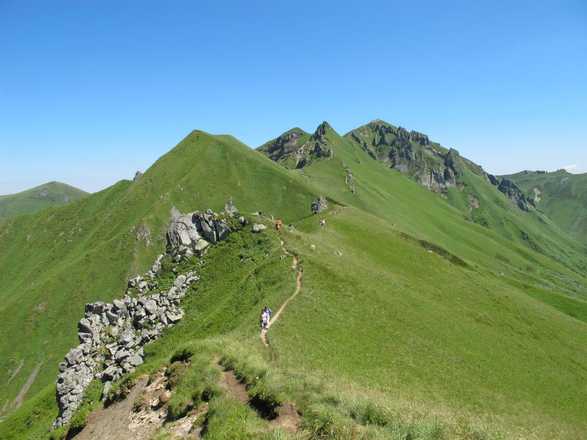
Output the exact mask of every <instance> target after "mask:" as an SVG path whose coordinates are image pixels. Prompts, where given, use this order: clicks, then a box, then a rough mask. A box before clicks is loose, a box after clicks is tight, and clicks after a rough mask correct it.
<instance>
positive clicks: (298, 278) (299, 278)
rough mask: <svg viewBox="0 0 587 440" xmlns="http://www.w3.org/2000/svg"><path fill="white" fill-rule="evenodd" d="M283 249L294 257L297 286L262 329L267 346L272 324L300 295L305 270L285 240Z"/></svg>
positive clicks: (292, 266)
mask: <svg viewBox="0 0 587 440" xmlns="http://www.w3.org/2000/svg"><path fill="white" fill-rule="evenodd" d="M281 249H283V252H284V253H285V255H287V256H291V257H292V264H291V268H292V269H293V270H295V271H296V287H295V289H294V292H293V294H292V295H291V296H290V297H289V298H287V299H286V300H285V301H284V302H283V304H282V305H281V307H279V309H278V310H277V312H275V315H273V317H272V318H271V320H270V321H269V324H268V325H267V328H266V329H262V330H261V341H262V342H263V345H264V346H265V347H269V341H268V339H267V333H268V332H269V329H270V328H271V326H272V325H273V324H275V323H276V322H277V320H278V319H279V317H280V316H281V314H282V313H283V311H284V310H285V308H286V307H287V306H288V305H289V303H290V302H291V301H292V300H293V299H294V298H295V297H296V296H298V294H299V293H300V291H301V290H302V278H303V276H304V271H303V269H302V267H301V266H300V265H299V258H298V256H297V255H293V254H291V253H290V252H289V251H288V250H287V249H286V248H285V243H284V242H283V240H282V241H281Z"/></svg>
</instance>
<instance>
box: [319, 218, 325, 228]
mask: <svg viewBox="0 0 587 440" xmlns="http://www.w3.org/2000/svg"><path fill="white" fill-rule="evenodd" d="M320 226H322V227H324V226H326V219H324V218H323V219H320Z"/></svg>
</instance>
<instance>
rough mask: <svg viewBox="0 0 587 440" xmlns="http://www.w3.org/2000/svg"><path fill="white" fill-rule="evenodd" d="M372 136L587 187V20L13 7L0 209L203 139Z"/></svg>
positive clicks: (530, 8) (224, 5)
mask: <svg viewBox="0 0 587 440" xmlns="http://www.w3.org/2000/svg"><path fill="white" fill-rule="evenodd" d="M376 118H381V119H384V120H387V121H389V122H391V123H394V124H397V125H402V126H404V127H406V128H409V129H415V130H418V131H422V132H424V133H427V134H428V135H429V136H430V137H431V139H433V140H436V141H438V142H440V143H442V144H443V145H445V146H448V147H454V148H457V149H458V150H459V151H460V152H461V153H462V154H463V155H465V156H467V157H469V158H470V159H472V160H474V161H475V162H477V163H479V164H481V165H483V166H484V167H485V168H486V169H487V170H488V171H490V172H493V173H507V172H514V171H518V170H521V169H557V168H561V167H565V166H573V165H574V166H575V168H574V170H575V171H584V172H587V137H586V131H587V2H585V1H584V0H576V1H565V0H560V1H538V0H534V1H503V2H501V1H474V2H472V1H450V2H449V1H434V2H433V1H410V2H406V1H401V2H400V1H385V2H372V1H368V0H363V1H360V2H341V1H336V2H334V1H333V2H330V1H329V2H326V1H317V0H315V1H312V2H304V1H296V2H286V1H278V0H270V1H254V0H249V1H239V2H236V1H235V2H231V1H225V2H218V1H215V2H207V1H200V2H195V1H189V2H188V1H186V2H180V1H171V2H161V1H157V2H155V1H152V2H151V1H140V2H139V1H136V2H133V1H107V0H100V1H83V2H80V1H73V0H71V1H67V2H64V1H58V0H53V1H50V2H48V1H26V2H25V1H20V0H0V194H4V193H10V192H16V191H19V190H22V189H25V188H27V187H31V186H34V185H37V184H40V183H43V182H46V181H49V180H59V181H64V182H67V183H70V184H73V185H76V186H79V187H81V188H83V189H85V190H89V191H96V190H99V189H102V188H104V187H106V186H108V185H110V184H112V183H114V182H115V181H117V180H119V179H122V178H132V176H133V174H134V171H135V170H137V169H141V170H144V169H146V168H147V167H148V166H149V165H150V164H151V163H153V162H154V161H155V160H156V159H157V158H158V157H159V156H161V155H162V154H164V153H165V152H166V151H167V150H169V149H170V148H172V147H173V146H174V145H175V144H176V143H177V142H178V141H179V140H180V139H181V138H182V137H183V136H185V135H186V134H187V133H188V132H189V131H190V130H192V129H195V128H199V129H203V130H206V131H209V132H212V133H230V134H233V135H234V136H236V137H238V138H239V139H241V140H242V141H244V142H245V143H247V144H248V145H251V146H257V145H259V144H261V143H262V142H264V141H265V140H267V139H269V138H271V137H274V136H276V135H278V134H280V133H281V132H283V131H285V130H287V129H289V128H291V127H293V126H300V127H302V128H304V129H306V130H308V131H312V130H313V129H314V128H315V126H317V125H318V124H319V123H320V122H322V121H323V120H327V121H329V122H330V123H331V125H332V126H333V127H334V128H335V129H337V130H338V131H339V132H340V133H341V134H342V133H345V132H346V131H348V130H350V129H352V128H354V127H356V126H358V125H361V124H363V123H366V122H368V121H369V120H372V119H376Z"/></svg>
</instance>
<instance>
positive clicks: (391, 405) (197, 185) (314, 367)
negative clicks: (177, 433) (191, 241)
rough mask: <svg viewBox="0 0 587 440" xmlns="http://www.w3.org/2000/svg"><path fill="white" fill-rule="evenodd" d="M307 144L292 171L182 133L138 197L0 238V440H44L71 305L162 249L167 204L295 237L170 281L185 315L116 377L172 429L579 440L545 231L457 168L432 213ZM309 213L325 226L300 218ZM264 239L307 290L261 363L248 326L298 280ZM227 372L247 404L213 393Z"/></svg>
mask: <svg viewBox="0 0 587 440" xmlns="http://www.w3.org/2000/svg"><path fill="white" fill-rule="evenodd" d="M320 141H321V142H323V145H325V146H327V147H328V149H329V150H330V151H332V153H333V154H332V157H328V158H326V157H322V158H319V160H313V161H312V162H311V164H310V165H309V166H305V167H303V168H301V169H298V170H290V169H287V168H285V167H282V166H280V165H279V164H276V163H274V162H272V161H271V160H270V159H268V158H266V157H265V156H264V155H263V154H261V153H259V152H256V151H253V150H250V149H248V147H246V146H244V145H243V144H241V143H240V142H238V141H236V140H235V139H233V138H231V137H228V136H211V135H208V134H206V133H203V132H199V131H196V132H193V133H192V134H190V135H189V136H188V137H187V138H186V139H184V140H183V141H182V142H181V143H180V144H179V145H178V146H177V147H176V148H175V149H174V150H172V151H171V152H169V153H168V154H166V155H165V156H163V157H162V158H161V159H160V160H159V161H157V162H156V163H155V164H154V165H153V167H151V169H149V170H148V171H147V172H146V173H145V175H144V176H143V177H142V178H141V179H140V180H138V181H136V182H133V183H131V182H126V181H125V182H119V183H118V184H116V185H114V186H113V187H111V188H109V189H107V190H105V191H102V192H101V193H98V194H95V195H92V196H90V197H87V198H85V199H83V200H81V201H79V202H76V203H73V204H70V205H68V206H65V207H62V208H58V209H51V210H47V211H43V212H41V213H38V214H36V215H34V216H28V217H22V218H20V219H19V222H14V221H8V222H6V223H5V224H3V225H2V226H0V249H2V252H1V253H0V298H1V299H2V302H0V304H1V305H0V332H1V335H2V337H1V338H0V355H1V356H0V376H2V377H7V378H9V377H11V376H12V374H13V373H14V372H15V371H17V374H16V375H15V376H14V378H13V379H12V380H10V381H4V382H0V396H6V397H3V398H4V399H5V400H4V401H2V400H0V408H2V406H3V405H4V404H5V403H6V402H7V410H6V413H7V414H8V415H7V417H6V418H5V420H4V422H2V423H0V438H3V439H4V438H6V439H24V438H26V439H41V438H46V436H47V435H48V434H47V433H48V430H49V427H50V423H51V421H52V419H53V417H55V415H56V405H55V402H54V394H53V393H54V387H53V385H52V382H53V381H54V380H55V377H56V375H57V364H58V362H59V360H60V359H61V357H62V356H63V355H64V354H65V353H66V352H67V350H68V349H69V348H70V346H72V345H74V344H75V343H76V328H75V323H76V322H77V320H79V318H80V317H81V316H82V313H83V305H84V303H86V302H89V301H95V300H98V299H100V300H110V299H111V298H114V297H119V296H121V295H122V293H123V290H124V286H125V282H126V279H127V278H128V277H129V276H131V275H133V274H135V273H138V272H142V271H144V270H145V269H146V268H147V267H148V265H149V264H150V263H151V261H152V259H153V258H154V256H155V255H156V254H158V253H159V252H161V251H162V249H163V248H164V231H165V227H166V225H167V222H168V220H169V212H170V209H171V207H172V206H176V207H177V208H178V209H180V210H181V211H183V212H187V211H192V210H196V209H205V208H208V207H210V208H212V209H215V210H220V209H222V207H223V205H224V202H225V201H226V200H227V199H228V198H229V197H232V198H233V200H234V202H235V203H236V205H237V206H238V207H239V208H240V210H241V211H242V212H243V213H245V214H246V215H247V216H248V217H249V219H250V220H252V221H255V222H265V223H266V224H267V225H268V226H271V216H274V217H279V218H283V219H284V222H285V223H286V225H287V224H292V225H293V227H292V228H289V227H286V228H284V230H283V231H282V232H281V233H279V234H278V233H277V232H276V231H275V230H273V228H271V227H269V228H268V229H267V230H266V231H265V232H264V233H262V234H251V233H250V232H249V229H248V228H245V229H244V230H242V231H240V232H236V233H233V234H231V235H230V237H229V239H228V240H226V241H225V242H222V243H220V244H218V245H217V246H214V247H212V248H211V249H210V250H209V252H208V254H207V255H206V257H205V258H204V260H203V264H202V265H200V264H199V263H196V262H195V261H191V262H186V263H184V264H185V265H186V266H185V267H184V269H187V268H192V267H193V268H195V269H196V271H197V272H198V274H199V275H200V277H201V281H200V282H199V283H196V284H195V285H193V286H192V287H191V288H190V292H189V293H188V295H187V296H186V298H185V300H184V302H183V304H182V307H183V308H184V310H185V312H186V316H185V318H184V319H183V320H182V321H181V322H180V323H179V324H178V325H176V326H175V327H173V328H171V329H169V330H168V331H166V333H165V336H164V337H163V338H161V339H160V340H158V341H156V342H154V343H153V344H151V345H148V346H147V347H145V352H146V362H145V364H143V365H142V366H141V367H140V368H139V369H138V370H137V372H136V373H134V374H133V377H138V376H139V375H142V374H148V375H150V374H153V373H154V372H156V371H160V370H161V369H165V371H167V374H168V380H170V381H171V382H172V383H173V393H172V397H171V400H170V403H169V408H170V411H169V419H170V421H169V422H170V423H172V420H173V419H178V418H181V417H183V416H184V415H185V414H187V413H189V412H190V411H192V410H196V409H199V408H204V407H205V406H207V408H208V409H207V415H206V417H205V436H204V438H210V439H220V438H243V439H249V438H267V439H296V438H312V439H320V438H335V439H347V438H362V439H389V438H392V439H406V438H411V439H427V440H431V439H454V438H457V439H494V438H495V439H497V438H568V439H576V438H580V437H581V435H583V433H584V432H585V431H586V430H587V418H586V417H585V403H584V402H585V401H586V399H587V392H586V390H585V387H584V384H585V383H587V278H586V276H585V268H587V258H586V255H585V252H584V248H583V246H582V245H580V244H578V243H577V242H576V240H573V239H572V238H570V237H569V236H567V235H566V234H565V233H564V232H563V231H561V230H560V229H559V228H558V227H557V226H556V225H555V224H554V223H553V222H552V221H551V220H550V219H549V218H548V217H547V216H545V215H544V214H543V213H541V212H537V211H531V212H528V213H526V212H523V211H521V210H519V209H518V208H517V207H516V206H515V205H514V204H513V203H512V202H511V201H510V200H509V199H507V198H506V197H505V196H504V195H503V194H502V193H500V192H499V191H497V189H496V188H495V187H494V186H493V185H491V184H490V183H488V182H487V181H486V180H485V179H484V178H483V176H482V175H481V174H480V173H477V172H476V171H475V169H473V168H471V167H469V166H468V165H467V162H463V163H464V165H463V164H461V165H462V166H460V170H461V174H460V179H461V181H462V182H463V185H462V186H461V187H455V188H451V189H449V190H448V191H447V193H446V194H444V195H441V194H435V193H433V192H431V191H428V190H427V189H425V188H423V187H422V186H420V185H419V184H418V183H416V182H414V181H413V180H411V179H410V178H408V177H406V176H405V175H402V174H400V173H399V172H397V171H394V170H390V169H389V168H388V167H387V166H386V165H385V164H384V163H382V162H380V161H377V160H375V159H374V158H373V157H371V156H370V155H369V153H368V152H367V151H365V150H363V149H362V148H357V146H356V144H355V143H353V142H351V141H349V139H347V138H343V137H341V136H339V135H338V134H337V133H336V132H335V131H334V130H333V129H332V128H330V127H329V126H326V127H325V129H324V132H323V133H322V135H321V138H320ZM461 159H462V158H461ZM462 160H463V161H465V160H464V159H462ZM347 170H351V172H352V175H353V178H354V183H355V191H351V189H350V188H349V186H348V184H347V183H346V181H345V176H346V174H347V172H348V171H347ZM318 195H324V196H326V197H327V198H328V200H329V204H330V208H329V209H328V210H327V211H326V212H325V213H323V214H320V215H319V216H310V215H309V212H310V210H309V207H310V202H311V201H312V200H313V199H314V198H315V197H317V196H318ZM471 197H474V198H475V199H476V200H477V202H478V204H477V203H474V204H473V205H471V203H470V201H471ZM477 205H478V206H479V207H478V208H474V206H477ZM257 211H261V212H262V215H254V214H252V213H253V212H257ZM320 218H324V219H326V226H325V227H320V226H319V224H318V223H319V219H320ZM147 231H148V232H147ZM138 232H140V233H138ZM281 240H283V241H284V246H285V247H286V248H287V249H288V251H289V252H290V253H292V254H295V255H297V256H298V258H299V264H300V266H301V267H302V268H303V281H302V283H303V284H302V291H301V293H300V295H299V296H298V297H296V298H295V300H293V301H292V302H291V303H290V304H289V305H288V307H287V309H286V310H285V311H284V313H283V314H282V315H281V316H280V318H279V321H277V322H275V324H274V325H273V326H272V328H271V330H270V332H269V335H268V338H269V342H270V347H269V348H266V347H264V346H263V345H262V343H261V341H260V339H259V334H258V328H257V320H258V314H259V311H260V309H261V308H262V306H263V305H265V304H268V305H269V306H270V307H272V308H273V310H277V309H278V307H279V306H280V305H281V304H283V303H284V301H285V300H286V299H287V298H288V297H289V296H290V295H291V294H292V293H293V290H294V284H295V278H296V274H295V272H294V271H293V270H292V268H291V264H292V261H291V256H286V255H285V254H284V250H283V248H282V246H281V243H280V241H281ZM166 270H168V268H167V269H166ZM167 275H169V274H164V275H163V278H165V277H166V276H167ZM14 341H18V344H15V343H14ZM21 362H22V367H21V368H20V369H19V368H18V366H19V365H20V364H21ZM41 362H42V363H43V368H42V369H41V370H40V372H39V374H38V376H37V378H36V380H35V381H34V383H33V386H32V387H31V389H30V390H29V391H28V393H27V394H26V396H27V399H26V400H25V402H24V404H23V405H22V406H21V407H20V408H18V409H17V408H14V405H13V402H14V399H15V397H16V395H17V394H18V393H19V391H20V390H21V389H22V387H23V385H24V384H25V383H26V381H27V378H28V377H29V375H30V374H31V372H32V371H33V369H34V367H35V365H37V364H38V363H41ZM222 369H227V370H231V371H234V372H235V374H236V376H237V378H238V379H239V380H240V381H241V382H242V383H243V384H244V385H245V386H246V391H247V393H248V396H249V398H250V399H251V401H250V402H256V403H255V404H252V403H249V404H247V403H243V402H241V401H238V400H235V399H234V398H232V397H231V396H230V394H229V393H227V392H226V391H225V390H223V389H222V387H221V386H220V385H219V377H220V375H221V371H222ZM131 379H132V378H131ZM118 387H119V388H120V385H118ZM116 389H118V388H115V390H116ZM122 394H124V393H122ZM284 403H292V404H294V405H295V407H296V408H297V410H298V411H299V413H300V419H301V420H300V432H299V433H298V434H292V433H288V432H286V431H284V430H282V429H279V428H278V427H277V428H276V427H275V426H273V425H272V424H271V421H270V420H268V417H267V412H269V413H270V412H271V411H274V410H275V409H276V408H278V407H279V406H280V405H283V404H284ZM257 404H258V405H257ZM255 405H257V406H255ZM259 407H262V408H263V409H264V410H263V411H260V410H259ZM269 418H270V417H269ZM83 419H84V417H83V413H82V416H80V420H83ZM159 434H160V435H159V437H157V438H165V432H161V433H159ZM227 436H228V437H227Z"/></svg>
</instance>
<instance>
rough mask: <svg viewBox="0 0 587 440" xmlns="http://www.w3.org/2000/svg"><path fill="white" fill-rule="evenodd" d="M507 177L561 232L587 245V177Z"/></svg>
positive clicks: (562, 172) (526, 174)
mask: <svg viewBox="0 0 587 440" xmlns="http://www.w3.org/2000/svg"><path fill="white" fill-rule="evenodd" d="M506 177H507V178H508V179H510V180H513V181H514V182H515V183H516V184H517V185H518V186H519V187H520V188H521V189H522V190H523V191H524V192H525V193H526V195H527V196H528V197H529V198H531V199H533V200H534V203H535V204H536V206H537V207H538V209H540V210H541V211H543V212H544V213H545V214H546V215H547V216H548V217H549V218H550V219H552V221H554V222H555V223H556V224H557V225H558V226H559V227H560V228H561V229H563V230H564V231H566V232H568V233H569V234H571V235H573V236H574V237H576V238H578V239H580V240H581V241H582V242H583V243H586V242H587V174H571V173H568V172H567V171H565V170H559V171H556V172H554V173H547V172H544V171H534V172H533V171H523V172H521V173H518V174H513V175H511V176H506Z"/></svg>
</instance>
